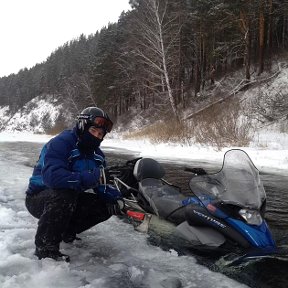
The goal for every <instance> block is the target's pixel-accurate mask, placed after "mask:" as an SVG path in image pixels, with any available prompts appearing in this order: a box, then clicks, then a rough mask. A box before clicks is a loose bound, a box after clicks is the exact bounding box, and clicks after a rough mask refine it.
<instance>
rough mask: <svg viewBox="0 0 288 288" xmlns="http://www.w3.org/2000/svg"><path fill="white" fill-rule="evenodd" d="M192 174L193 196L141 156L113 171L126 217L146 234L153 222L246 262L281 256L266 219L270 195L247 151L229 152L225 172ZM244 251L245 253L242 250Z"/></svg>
mask: <svg viewBox="0 0 288 288" xmlns="http://www.w3.org/2000/svg"><path fill="white" fill-rule="evenodd" d="M185 170H186V171H189V172H191V180H190V182H189V187H190V189H191V192H192V193H191V195H188V196H187V195H184V194H182V193H181V189H180V188H179V187H177V186H174V185H172V184H170V183H168V182H167V181H166V180H164V176H165V170H164V168H163V167H162V165H161V164H160V163H159V162H157V161H156V160H154V159H151V158H138V159H134V160H130V161H127V162H126V164H125V165H122V166H120V165H118V166H114V167H111V168H109V174H110V179H113V183H114V185H115V186H116V187H117V189H118V190H119V191H120V192H121V193H122V195H123V197H124V200H125V205H126V214H127V216H128V217H130V218H133V219H136V222H137V221H138V222H139V223H140V225H139V226H137V230H139V231H145V232H146V231H147V230H148V229H149V225H150V223H151V221H152V219H153V218H155V217H156V219H161V220H163V221H167V222H169V223H171V224H172V225H173V226H174V227H175V231H176V233H178V235H180V236H181V238H182V239H185V241H188V242H189V243H191V247H193V249H195V250H198V251H203V252H204V251H205V252H209V253H210V252H211V251H215V252H220V253H222V255H223V254H226V253H229V252H235V251H239V255H245V259H253V258H259V257H265V256H267V255H271V254H273V253H276V252H277V247H276V244H275V241H274V240H273V237H272V234H271V231H270V229H269V227H268V225H267V223H266V221H265V218H264V214H265V206H266V193H265V190H264V186H263V184H262V182H261V180H260V176H259V171H258V169H257V168H256V167H255V165H254V164H253V162H252V160H251V159H250V157H249V156H248V154H247V153H246V152H244V151H243V150H240V149H232V150H229V151H227V152H226V153H225V155H224V159H223V165H222V168H221V170H220V171H219V172H218V173H215V174H207V173H206V171H205V170H204V169H202V168H185ZM240 251H241V252H240Z"/></svg>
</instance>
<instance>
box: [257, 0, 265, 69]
mask: <svg viewBox="0 0 288 288" xmlns="http://www.w3.org/2000/svg"><path fill="white" fill-rule="evenodd" d="M263 6H264V3H263V0H260V3H259V70H258V75H260V74H261V73H263V71H264V48H265V44H264V40H265V18H264V11H263V10H264V7H263Z"/></svg>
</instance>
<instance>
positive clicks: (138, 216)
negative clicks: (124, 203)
mask: <svg viewBox="0 0 288 288" xmlns="http://www.w3.org/2000/svg"><path fill="white" fill-rule="evenodd" d="M127 215H128V216H129V217H131V218H134V219H136V220H140V221H143V220H144V218H145V213H142V212H136V211H131V210H128V211H127Z"/></svg>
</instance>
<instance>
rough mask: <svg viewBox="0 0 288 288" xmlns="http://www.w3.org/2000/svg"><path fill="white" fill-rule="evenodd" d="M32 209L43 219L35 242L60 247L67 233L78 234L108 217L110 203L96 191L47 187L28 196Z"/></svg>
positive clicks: (40, 220) (31, 210) (54, 248)
mask: <svg viewBox="0 0 288 288" xmlns="http://www.w3.org/2000/svg"><path fill="white" fill-rule="evenodd" d="M26 207H27V209H28V211H29V212H30V213H31V214H32V215H33V216H34V217H36V218H38V219H39V222H38V229H37V232H36V236H35V244H36V247H37V248H39V249H46V250H59V244H60V242H61V241H62V239H63V237H65V236H64V235H68V236H70V235H76V233H77V234H78V233H81V232H83V231H85V230H87V229H89V228H91V227H93V226H94V225H96V224H98V223H100V222H103V221H105V220H107V219H108V218H109V217H110V215H109V213H108V210H107V207H106V204H105V203H104V202H103V201H102V200H100V199H99V198H98V197H97V196H96V194H92V193H78V192H77V191H73V190H52V189H47V190H44V191H41V192H39V193H38V194H35V195H27V196H26Z"/></svg>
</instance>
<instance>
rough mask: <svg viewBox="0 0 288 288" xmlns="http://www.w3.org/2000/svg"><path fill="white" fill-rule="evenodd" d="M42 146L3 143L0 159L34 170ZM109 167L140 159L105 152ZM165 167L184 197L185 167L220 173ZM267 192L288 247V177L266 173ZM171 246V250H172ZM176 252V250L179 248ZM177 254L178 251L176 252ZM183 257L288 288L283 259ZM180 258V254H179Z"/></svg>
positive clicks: (276, 230)
mask: <svg viewBox="0 0 288 288" xmlns="http://www.w3.org/2000/svg"><path fill="white" fill-rule="evenodd" d="M42 145H43V144H38V143H29V144H28V145H27V143H21V142H18V143H1V145H0V157H2V158H5V160H8V161H18V162H21V163H23V164H24V165H26V166H29V167H33V166H34V164H35V162H36V160H37V158H38V155H39V152H40V149H41V147H42ZM105 153H106V156H107V160H108V163H109V165H115V164H122V163H123V164H124V162H125V161H126V160H128V159H129V160H130V159H133V158H135V157H138V156H139V155H137V154H132V153H131V151H128V150H124V149H121V150H117V151H116V150H114V149H109V148H106V149H105ZM158 161H159V162H161V163H162V164H163V166H164V168H165V171H166V177H165V179H166V180H168V181H169V182H170V183H173V184H174V185H177V186H179V187H181V189H182V192H183V193H184V194H188V193H190V190H189V187H188V182H189V179H190V177H191V174H190V173H189V172H185V171H184V167H185V166H189V167H203V168H205V169H206V170H207V171H208V172H217V171H218V170H219V169H220V168H221V166H222V165H221V164H219V166H215V165H214V166H211V165H209V162H202V163H199V162H198V163H197V162H189V163H188V162H187V163H184V162H182V163H179V162H173V161H166V160H163V159H162V160H161V159H158ZM261 179H262V181H263V183H264V186H265V190H266V193H267V208H266V219H267V222H268V224H269V226H270V229H271V231H272V234H273V236H274V239H275V241H276V243H277V245H279V246H285V245H287V248H288V235H287V231H288V211H287V210H288V176H287V173H286V175H284V172H283V175H282V174H273V172H271V173H265V174H261ZM151 243H152V244H154V245H158V246H160V247H161V248H162V249H169V248H175V246H177V244H178V243H175V242H174V243H173V239H168V240H167V239H166V240H165V239H161V237H158V236H157V235H151ZM169 246H170V247H169ZM176 250H177V249H176ZM177 251H178V250H177ZM179 251H180V250H179ZM182 254H185V255H192V256H194V257H196V259H197V260H198V262H199V263H201V264H203V265H206V266H208V267H209V268H210V269H211V270H214V271H218V272H220V273H223V274H225V275H227V276H229V277H231V278H233V279H235V280H237V281H238V282H240V283H244V284H246V285H248V286H250V287H257V288H258V287H262V288H268V287H281V288H284V287H285V288H286V287H288V273H287V271H288V262H287V261H285V260H283V259H263V260H261V261H258V262H255V261H254V262H250V263H248V264H246V265H242V266H238V267H233V268H227V267H225V266H223V265H222V264H221V263H222V262H221V260H222V259H221V258H220V259H215V258H213V259H211V258H209V257H200V256H199V255H194V254H193V252H192V253H191V252H189V251H185V250H183V251H182ZM180 255H181V253H180Z"/></svg>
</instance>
